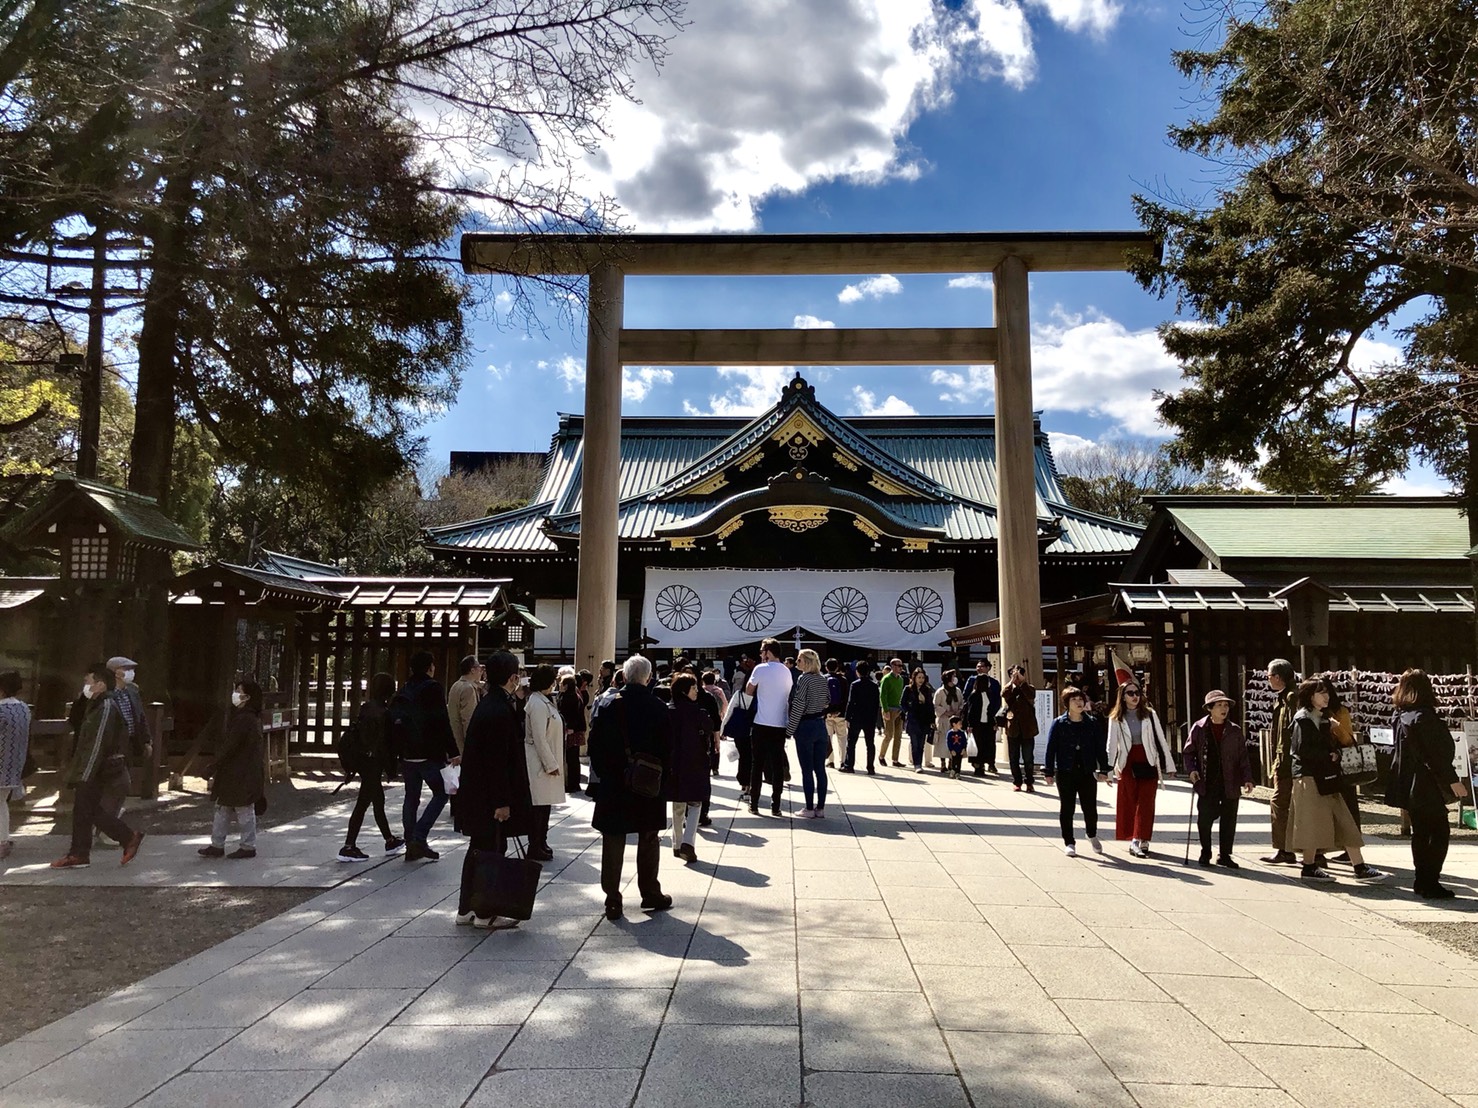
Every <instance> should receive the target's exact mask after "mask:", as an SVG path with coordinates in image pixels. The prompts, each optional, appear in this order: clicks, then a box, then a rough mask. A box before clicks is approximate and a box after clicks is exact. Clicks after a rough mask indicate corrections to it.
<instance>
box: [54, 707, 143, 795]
mask: <svg viewBox="0 0 1478 1108" xmlns="http://www.w3.org/2000/svg"><path fill="white" fill-rule="evenodd" d="M127 746H128V724H127V722H126V721H125V720H124V718H123V712H122V710H121V709H120V708H119V707H118V704H117V701H116V700H115V699H114V695H113V694H112V693H107V694H105V695H103V696H98V697H94V698H93V699H92V700H90V701H88V703H87V713H86V714H85V715H84V716H83V717H82V723H81V724H80V725H78V728H77V746H76V748H75V749H73V751H72V764H71V766H70V768H69V769H68V770H67V784H68V785H69V786H72V787H73V788H75V787H76V786H78V785H80V784H82V783H83V782H84V781H96V780H97V779H98V777H99V776H101V775H102V774H103V773H104V771H105V770H107V769H109V768H110V767H111V768H113V769H118V768H121V767H122V765H123V757H124V751H125V750H126V749H127Z"/></svg>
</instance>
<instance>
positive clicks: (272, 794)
mask: <svg viewBox="0 0 1478 1108" xmlns="http://www.w3.org/2000/svg"><path fill="white" fill-rule="evenodd" d="M342 780H343V778H342V777H341V776H339V775H337V774H333V773H329V772H326V771H308V772H306V773H299V774H297V775H295V776H294V777H293V778H292V779H291V780H290V781H279V782H278V783H277V784H274V785H269V786H268V787H267V811H266V812H265V813H264V814H263V815H262V816H261V818H260V819H258V821H257V826H258V828H259V829H261V830H266V829H267V828H269V827H274V826H276V825H278V824H282V823H291V822H293V821H294V820H298V819H301V818H303V817H304V816H306V815H311V814H312V813H313V812H316V811H318V810H319V809H320V808H324V807H326V806H328V805H329V804H333V803H336V802H338V801H342V800H345V799H351V800H352V799H353V797H354V795H355V792H356V790H357V785H356V784H350V785H346V786H345V787H344V789H343V790H342V791H341V792H339V793H338V794H337V795H335V793H334V790H335V789H336V788H337V787H338V785H339V783H340V782H341V781H342ZM184 783H185V787H184V789H183V790H181V791H179V792H169V793H161V794H160V797H159V799H158V800H140V799H138V798H136V797H131V798H130V799H129V801H128V804H127V808H128V810H129V811H131V812H133V811H137V812H142V813H146V815H145V816H144V818H143V824H144V827H145V829H146V830H147V831H148V832H149V833H150V834H151V835H189V834H195V833H197V832H200V831H205V830H208V829H209V828H210V822H211V817H212V815H213V814H214V806H213V805H212V804H211V800H210V794H209V791H208V790H209V786H208V783H207V782H206V781H205V779H204V778H201V777H187V778H185V782H184ZM396 803H397V804H398V803H399V801H398V800H397V801H396ZM11 811H12V818H13V821H14V826H15V830H16V831H17V833H19V834H23V835H38V834H47V835H70V834H71V833H72V816H71V812H70V811H65V812H62V813H61V818H60V819H57V818H55V812H54V811H53V810H52V808H51V807H49V806H47V807H42V808H37V809H34V810H31V811H28V812H26V813H25V814H24V815H22V814H21V812H20V810H19V809H14V808H13V809H12V810H11Z"/></svg>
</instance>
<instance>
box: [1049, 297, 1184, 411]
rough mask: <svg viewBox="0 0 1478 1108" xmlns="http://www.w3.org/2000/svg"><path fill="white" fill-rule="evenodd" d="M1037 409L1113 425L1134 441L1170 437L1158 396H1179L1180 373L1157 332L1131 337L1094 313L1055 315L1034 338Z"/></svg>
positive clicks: (1124, 330)
mask: <svg viewBox="0 0 1478 1108" xmlns="http://www.w3.org/2000/svg"><path fill="white" fill-rule="evenodd" d="M1032 382H1033V399H1032V402H1033V405H1034V406H1035V407H1037V408H1039V409H1042V410H1045V411H1049V412H1050V411H1057V412H1083V413H1087V414H1091V415H1097V416H1102V417H1104V418H1107V419H1111V420H1113V421H1114V422H1115V423H1117V424H1118V426H1119V427H1120V428H1122V429H1123V430H1124V431H1126V432H1128V433H1129V434H1132V435H1151V436H1154V437H1157V438H1163V437H1165V436H1166V435H1167V434H1168V432H1167V430H1166V428H1165V426H1164V425H1163V424H1162V423H1161V422H1160V418H1159V413H1158V411H1157V410H1156V405H1157V401H1156V400H1155V397H1154V392H1155V390H1156V389H1159V390H1161V391H1164V392H1174V391H1175V390H1176V389H1178V388H1179V386H1180V383H1181V377H1180V367H1179V366H1177V365H1176V363H1175V359H1173V358H1172V357H1171V356H1170V355H1169V354H1168V353H1167V352H1166V350H1165V346H1164V344H1163V343H1161V341H1160V336H1159V335H1158V334H1156V333H1155V331H1154V329H1153V328H1149V329H1146V330H1143V331H1130V330H1129V329H1128V328H1127V327H1125V326H1124V325H1123V324H1122V323H1119V322H1117V321H1115V320H1112V319H1109V318H1107V317H1105V316H1101V315H1098V314H1097V313H1093V312H1092V311H1091V310H1090V312H1089V313H1088V314H1087V315H1083V316H1069V315H1066V314H1064V313H1063V312H1062V311H1061V309H1057V310H1055V311H1054V312H1053V319H1052V322H1051V323H1048V324H1044V325H1041V326H1038V327H1035V328H1033V332H1032Z"/></svg>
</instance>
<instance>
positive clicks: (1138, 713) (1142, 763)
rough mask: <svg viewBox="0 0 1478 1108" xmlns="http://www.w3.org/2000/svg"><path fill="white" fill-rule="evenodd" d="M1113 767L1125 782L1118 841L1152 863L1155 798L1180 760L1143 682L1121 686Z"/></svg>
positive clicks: (1112, 713) (1113, 726)
mask: <svg viewBox="0 0 1478 1108" xmlns="http://www.w3.org/2000/svg"><path fill="white" fill-rule="evenodd" d="M1109 764H1110V765H1112V766H1113V770H1114V774H1115V775H1116V776H1117V777H1118V779H1119V797H1118V804H1117V805H1116V809H1117V810H1116V812H1115V817H1114V838H1116V839H1118V840H1119V841H1120V842H1123V841H1125V840H1128V842H1129V853H1130V854H1132V855H1134V857H1136V858H1148V857H1149V856H1150V839H1151V838H1152V837H1153V836H1154V833H1155V793H1156V791H1158V790H1159V788H1160V787H1161V785H1162V784H1163V783H1164V782H1163V779H1164V777H1165V775H1166V774H1168V773H1173V772H1174V771H1175V759H1174V758H1173V757H1172V756H1171V754H1170V743H1169V742H1168V741H1167V740H1166V738H1165V728H1164V727H1162V726H1161V725H1160V717H1159V716H1158V715H1156V714H1155V710H1154V709H1153V708H1151V707H1150V706H1149V705H1148V704H1146V703H1145V699H1144V690H1142V689H1141V688H1140V687H1139V683H1138V682H1137V681H1126V682H1125V683H1124V684H1122V685H1120V686H1119V693H1118V697H1117V699H1115V701H1114V706H1113V708H1111V709H1110V710H1109Z"/></svg>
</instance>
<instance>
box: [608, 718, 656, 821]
mask: <svg viewBox="0 0 1478 1108" xmlns="http://www.w3.org/2000/svg"><path fill="white" fill-rule="evenodd" d="M612 707H613V708H614V710H615V712H616V727H617V728H618V729H619V730H620V732H621V746H622V748H623V749H624V750H625V751H626V791H627V792H629V793H631V795H632V796H639V797H641V798H642V799H644V800H655V799H656V798H657V797H659V796H661V795H662V763H661V762H660V761H659V760H658V759H657V758H656V757H654V756H653V755H651V754H645V753H640V754H634V753H632V750H631V736H630V735H629V734H628V733H627V730H626V712H625V711H624V709H625V707H626V705H625V704H623V703H622V702H621V697H619V696H618V697H616V703H615V704H614V705H613V706H612Z"/></svg>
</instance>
